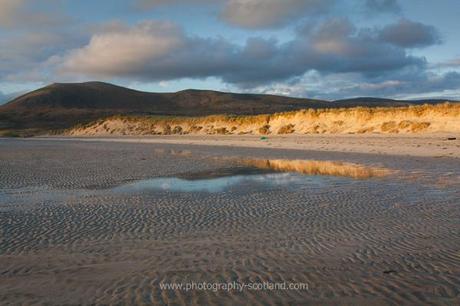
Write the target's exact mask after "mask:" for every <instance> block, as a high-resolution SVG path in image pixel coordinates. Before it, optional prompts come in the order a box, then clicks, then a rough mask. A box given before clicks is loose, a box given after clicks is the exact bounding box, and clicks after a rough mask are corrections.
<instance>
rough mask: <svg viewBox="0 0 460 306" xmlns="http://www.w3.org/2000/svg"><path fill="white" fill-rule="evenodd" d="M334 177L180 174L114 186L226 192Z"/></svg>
mask: <svg viewBox="0 0 460 306" xmlns="http://www.w3.org/2000/svg"><path fill="white" fill-rule="evenodd" d="M330 180H334V178H326V177H322V176H306V175H301V174H297V173H268V174H267V173H265V174H250V175H232V176H224V177H215V178H207V179H193V180H190V179H183V178H178V177H159V178H152V179H147V180H142V181H137V182H133V183H130V184H126V185H123V186H118V187H116V188H114V191H115V192H122V193H125V192H143V191H149V190H152V191H155V190H157V191H158V190H160V191H169V192H209V193H216V192H224V191H227V190H238V189H243V188H248V187H252V188H260V187H282V186H289V187H295V186H297V187H299V186H302V185H305V186H306V185H308V186H309V187H321V186H324V185H325V184H327V182H328V181H330Z"/></svg>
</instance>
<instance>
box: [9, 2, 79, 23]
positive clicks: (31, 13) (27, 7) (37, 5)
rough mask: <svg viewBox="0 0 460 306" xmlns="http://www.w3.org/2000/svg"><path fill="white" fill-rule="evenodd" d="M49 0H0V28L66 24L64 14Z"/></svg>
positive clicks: (67, 17) (67, 20) (68, 21)
mask: <svg viewBox="0 0 460 306" xmlns="http://www.w3.org/2000/svg"><path fill="white" fill-rule="evenodd" d="M55 4H56V3H55V1H51V0H35V1H32V0H0V28H2V27H4V28H11V29H29V28H30V27H31V26H33V27H34V30H37V28H49V27H54V26H62V25H66V24H67V25H68V24H69V23H71V22H72V20H71V18H70V17H69V16H64V14H62V12H60V11H59V9H57V8H58V7H59V6H56V5H55Z"/></svg>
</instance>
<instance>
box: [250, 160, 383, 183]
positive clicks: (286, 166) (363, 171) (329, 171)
mask: <svg viewBox="0 0 460 306" xmlns="http://www.w3.org/2000/svg"><path fill="white" fill-rule="evenodd" d="M241 163H242V164H245V165H250V166H253V167H257V168H260V169H271V170H273V171H278V172H297V173H301V174H306V175H332V176H343V177H351V178H354V179H365V178H371V177H382V176H386V175H388V174H390V173H391V171H390V170H389V169H385V168H377V167H367V166H364V165H360V164H354V163H346V162H340V161H321V160H285V159H271V160H270V159H266V160H262V159H246V160H242V161H241Z"/></svg>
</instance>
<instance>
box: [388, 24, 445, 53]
mask: <svg viewBox="0 0 460 306" xmlns="http://www.w3.org/2000/svg"><path fill="white" fill-rule="evenodd" d="M380 38H381V39H382V40H383V41H386V42H388V43H391V44H394V45H396V46H400V47H403V48H421V47H427V46H430V45H434V44H439V43H440V42H441V39H440V36H439V33H438V31H437V30H436V28H434V27H433V26H429V25H425V24H423V23H420V22H414V21H410V20H407V19H401V20H400V21H399V22H397V23H395V24H391V25H388V26H386V27H385V28H383V29H382V31H381V32H380Z"/></svg>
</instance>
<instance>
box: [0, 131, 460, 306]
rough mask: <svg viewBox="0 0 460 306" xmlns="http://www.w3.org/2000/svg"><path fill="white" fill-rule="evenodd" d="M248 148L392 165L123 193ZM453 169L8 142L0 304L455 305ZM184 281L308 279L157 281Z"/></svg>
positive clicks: (3, 165) (428, 162) (2, 186)
mask: <svg viewBox="0 0 460 306" xmlns="http://www.w3.org/2000/svg"><path fill="white" fill-rule="evenodd" d="M221 156H226V157H230V158H224V159H222V158H221ZM243 157H244V158H245V159H246V160H259V161H260V160H271V161H273V160H277V161H280V160H281V161H288V160H296V161H301V160H303V161H312V160H313V161H317V164H311V163H310V164H309V165H310V166H315V167H316V168H314V167H313V169H318V168H317V167H318V165H323V166H324V165H325V164H327V165H329V166H330V165H334V166H337V165H345V166H350V165H366V167H364V166H358V167H364V168H359V169H392V170H397V171H396V172H393V171H390V172H389V173H386V174H387V175H386V176H380V175H374V176H372V177H369V178H368V179H364V178H361V179H359V180H355V179H353V178H352V177H353V176H351V177H350V176H348V177H347V176H346V175H345V176H344V177H341V178H337V179H331V180H330V181H327V182H329V183H328V184H326V185H324V184H322V185H314V184H312V185H299V186H298V187H296V188H290V187H289V186H285V185H279V186H275V187H270V188H261V187H259V186H258V185H250V184H249V185H243V186H239V187H238V188H234V189H229V190H227V191H224V192H216V193H207V192H179V193H177V192H176V193H173V192H170V191H158V190H150V191H149V190H143V191H139V192H126V193H123V192H115V191H114V190H116V188H117V187H118V186H124V185H126V184H130V183H133V182H136V181H139V180H147V179H151V178H155V177H165V176H166V177H169V176H173V177H174V176H178V175H183V174H184V173H203V172H213V171H214V172H215V171H218V170H219V169H222V168H223V167H230V166H233V165H238V163H239V162H238V161H239V160H241V158H243ZM318 161H319V162H318ZM321 161H325V162H324V163H321ZM328 163H330V164H328ZM253 164H254V163H253ZM265 164H266V162H265ZM300 164H302V162H300ZM271 165H272V166H273V165H275V166H276V167H277V169H276V170H289V171H293V170H295V169H297V168H298V167H299V166H298V165H299V163H294V164H289V163H286V162H284V164H283V163H280V162H277V163H273V162H272V163H271ZM286 165H288V166H286ZM293 165H297V166H295V167H294V166H293ZM275 166H274V167H275ZM304 166H305V165H304ZM282 167H284V169H281V168H282ZM305 169H310V168H308V167H306V168H305ZM321 169H336V168H334V167H332V168H328V167H325V168H324V167H323V168H321ZM299 172H302V171H299ZM358 173H360V172H358ZM379 173H380V172H379ZM459 173H460V165H459V163H458V160H457V159H451V158H424V157H412V158H411V157H400V156H399V157H397V156H395V157H391V156H387V157H385V156H375V155H365V154H355V153H354V154H339V153H333V152H321V153H319V152H306V151H295V150H290V151H283V150H275V149H272V150H267V149H264V150H263V149H254V148H225V147H217V148H212V147H206V146H196V147H193V146H181V145H161V144H129V143H102V142H101V143H99V142H79V141H65V142H59V141H22V140H0V275H1V277H0V304H34V303H37V304H43V303H44V304H51V305H62V304H101V305H105V304H116V305H119V304H139V305H149V304H154V305H164V304H178V305H189V304H195V305H205V304H214V305H225V304H226V305H247V304H255V305H280V304H291V305H296V304H308V303H310V304H319V305H328V304H330V305H336V304H348V305H350V304H353V305H355V304H363V305H370V304H402V303H404V304H415V305H421V304H430V303H433V304H455V303H458V300H459V298H460V289H459V288H460V223H459V220H460V205H459V204H460V201H459V200H458V199H459V198H460V192H459V190H460V188H459V187H460V181H459V176H458V174H459ZM310 174H311V173H310ZM314 174H323V175H324V174H328V173H324V172H323V173H322V172H318V173H314ZM339 174H340V173H335V174H334V173H329V175H339ZM291 187H292V186H291ZM189 281H196V282H200V281H206V282H232V281H237V282H241V283H250V282H273V283H274V282H304V283H308V285H309V290H288V291H276V290H274V291H270V290H262V291H250V290H244V291H242V292H225V291H218V292H213V291H197V290H192V291H188V292H185V291H180V290H161V289H160V287H159V284H160V283H165V282H189Z"/></svg>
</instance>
